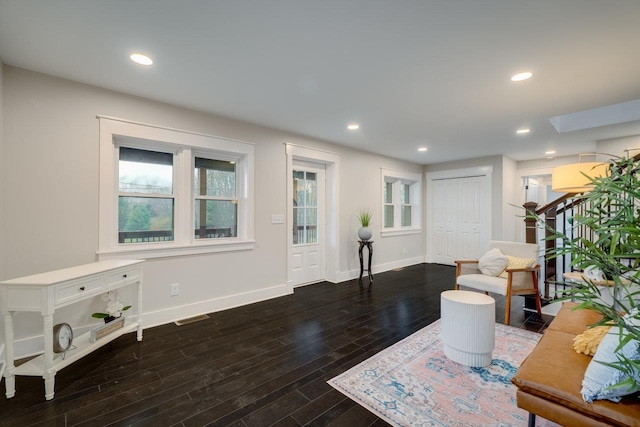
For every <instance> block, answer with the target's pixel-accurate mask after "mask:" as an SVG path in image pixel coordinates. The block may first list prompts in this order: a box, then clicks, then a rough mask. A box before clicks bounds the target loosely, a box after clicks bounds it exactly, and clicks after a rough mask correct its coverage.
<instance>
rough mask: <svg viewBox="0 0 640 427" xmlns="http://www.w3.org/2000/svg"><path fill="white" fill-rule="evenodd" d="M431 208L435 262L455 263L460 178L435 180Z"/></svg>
mask: <svg viewBox="0 0 640 427" xmlns="http://www.w3.org/2000/svg"><path fill="white" fill-rule="evenodd" d="M432 188H433V197H431V198H430V200H431V203H429V206H430V208H431V209H430V210H431V212H432V214H433V221H432V223H433V228H432V230H433V233H432V235H433V262H435V263H437V264H454V261H455V260H456V255H457V249H456V247H457V243H456V232H457V215H458V214H457V212H458V180H457V179H442V180H434V181H433V187H432Z"/></svg>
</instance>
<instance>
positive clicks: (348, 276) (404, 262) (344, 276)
mask: <svg viewBox="0 0 640 427" xmlns="http://www.w3.org/2000/svg"><path fill="white" fill-rule="evenodd" d="M423 263H424V257H422V256H419V257H415V258H407V259H400V260H397V261H392V262H387V263H385V264H376V265H372V266H371V270H372V272H373V275H374V276H375V275H376V274H378V273H383V272H385V271H390V270H393V269H394V268H402V267H409V266H410V265H416V264H423ZM366 274H367V272H366V271H365V273H364V274H363V275H362V279H363V280H364V276H365V275H366ZM358 277H360V269H359V268H358V269H357V270H350V271H342V272H340V275H339V279H340V280H339V282H346V281H349V280H353V279H357V278H358Z"/></svg>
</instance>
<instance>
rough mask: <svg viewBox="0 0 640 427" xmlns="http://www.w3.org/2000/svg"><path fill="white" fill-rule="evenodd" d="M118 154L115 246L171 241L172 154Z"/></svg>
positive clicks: (128, 151) (127, 151) (131, 150)
mask: <svg viewBox="0 0 640 427" xmlns="http://www.w3.org/2000/svg"><path fill="white" fill-rule="evenodd" d="M119 151H120V153H119V154H120V155H119V161H118V243H141V242H160V241H171V240H173V221H174V217H173V211H174V195H173V154H171V153H161V152H157V151H149V150H139V149H135V148H127V147H120V150H119Z"/></svg>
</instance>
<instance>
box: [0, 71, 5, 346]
mask: <svg viewBox="0 0 640 427" xmlns="http://www.w3.org/2000/svg"><path fill="white" fill-rule="evenodd" d="M3 72H4V66H3V65H2V60H0V237H2V236H4V234H3V232H2V230H3V228H4V185H3V184H2V183H3V181H4V160H3V159H4V158H5V155H4V119H3V111H4V108H3V106H4V96H3V93H4V92H3V90H2V88H3V86H4V80H3V78H2V76H3ZM1 242H3V240H2V238H0V246H4V243H1ZM0 277H4V258H3V257H0ZM3 344H4V319H3V318H2V316H0V347H2V345H3ZM0 357H2V358H3V357H4V355H3V354H0Z"/></svg>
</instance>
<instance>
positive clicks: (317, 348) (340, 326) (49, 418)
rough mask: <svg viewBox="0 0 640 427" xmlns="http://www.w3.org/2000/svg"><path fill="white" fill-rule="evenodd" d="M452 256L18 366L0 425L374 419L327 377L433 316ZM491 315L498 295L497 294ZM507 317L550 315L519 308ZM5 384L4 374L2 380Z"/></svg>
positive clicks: (534, 319) (246, 425) (542, 322)
mask: <svg viewBox="0 0 640 427" xmlns="http://www.w3.org/2000/svg"><path fill="white" fill-rule="evenodd" d="M454 276H455V269H454V268H453V267H448V266H442V265H435V264H420V265H415V266H412V267H408V268H405V269H402V270H401V271H390V272H386V273H381V274H377V275H376V276H375V278H374V284H373V285H372V286H369V285H368V282H367V281H366V280H365V281H364V284H363V285H360V284H359V283H358V282H357V280H354V281H350V282H344V283H340V284H331V283H326V282H325V283H319V284H315V285H310V286H306V287H302V288H297V289H296V290H295V293H294V294H293V295H289V296H285V297H281V298H276V299H272V300H269V301H264V302H260V303H256V304H251V305H248V306H244V307H239V308H235V309H232V310H226V311H223V312H218V313H213V314H211V315H210V318H209V319H206V320H203V321H200V322H196V323H191V324H187V325H184V326H179V327H178V326H175V325H174V324H170V325H164V326H159V327H156V328H150V329H146V330H145V331H144V340H143V341H142V342H139V343H138V342H137V341H136V340H135V334H128V335H125V336H123V337H121V338H119V339H117V340H115V341H113V342H112V343H110V344H108V345H106V346H105V347H103V348H101V349H99V350H97V351H96V352H94V353H92V354H91V355H89V356H87V357H85V358H83V359H82V360H80V361H78V362H76V363H75V364H73V365H72V366H70V367H68V368H66V369H64V370H63V371H61V372H59V373H58V374H57V375H56V397H55V399H54V400H52V401H49V402H47V401H45V400H44V384H43V381H42V378H38V377H17V378H16V388H17V393H16V396H15V397H14V398H12V399H2V398H0V425H2V426H20V427H22V426H30V425H34V426H92V427H95V426H106V425H108V426H136V427H138V426H165V427H169V426H180V427H192V426H205V425H211V426H234V427H251V426H349V427H357V426H383V425H387V423H385V422H384V421H382V420H381V419H379V418H377V417H376V416H375V415H373V414H372V413H370V412H369V411H367V410H366V409H364V408H362V407H361V406H359V405H358V404H356V403H355V402H353V401H352V400H350V399H348V398H347V397H345V396H344V395H342V394H341V393H339V392H337V391H336V390H334V389H333V388H332V387H330V386H329V385H328V384H327V383H326V381H327V380H329V379H330V378H333V377H334V376H336V375H338V374H340V373H342V372H344V371H346V370H347V369H349V368H351V367H352V366H354V365H356V364H358V363H360V362H361V361H363V360H365V359H367V358H369V357H371V356H372V355H374V354H376V353H377V352H379V351H380V350H382V349H384V348H386V347H389V346H390V345H392V344H394V343H396V342H397V341H399V340H401V339H403V338H405V337H407V336H408V335H410V334H412V333H413V332H415V331H417V330H418V329H420V328H423V327H425V326H427V325H428V324H430V323H432V322H433V321H435V320H437V319H438V318H440V292H441V291H443V290H447V289H452V288H453V282H454ZM495 298H496V321H498V322H501V321H502V319H503V310H504V298H503V297H501V296H499V295H496V296H495ZM521 307H522V298H520V297H516V298H514V301H513V304H512V315H511V325H512V326H518V327H523V328H526V329H529V330H534V331H541V330H543V329H544V328H545V327H546V325H547V324H548V322H549V321H550V320H551V318H550V317H548V316H543V317H542V318H539V317H538V316H537V315H535V314H529V313H526V312H524V311H523V310H522V308H521ZM2 387H3V388H4V383H3V386H2Z"/></svg>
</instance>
